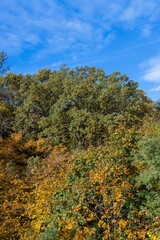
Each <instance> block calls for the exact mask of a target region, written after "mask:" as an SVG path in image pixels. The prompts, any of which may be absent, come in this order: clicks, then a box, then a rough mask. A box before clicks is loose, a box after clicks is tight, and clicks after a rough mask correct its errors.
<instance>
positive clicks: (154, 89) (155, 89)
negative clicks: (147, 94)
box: [150, 86, 160, 91]
mask: <svg viewBox="0 0 160 240" xmlns="http://www.w3.org/2000/svg"><path fill="white" fill-rule="evenodd" d="M150 91H160V86H158V87H155V88H153V89H151V90H150Z"/></svg>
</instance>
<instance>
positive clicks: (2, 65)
mask: <svg viewBox="0 0 160 240" xmlns="http://www.w3.org/2000/svg"><path fill="white" fill-rule="evenodd" d="M7 60H8V57H7V54H6V53H5V52H4V51H2V52H1V53H0V75H2V74H3V73H5V72H6V71H7V70H9V66H6V61H7Z"/></svg>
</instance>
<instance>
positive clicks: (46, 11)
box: [0, 0, 160, 100]
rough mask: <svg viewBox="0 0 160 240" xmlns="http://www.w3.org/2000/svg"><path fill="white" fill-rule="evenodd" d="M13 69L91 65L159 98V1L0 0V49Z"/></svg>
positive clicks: (25, 71)
mask: <svg viewBox="0 0 160 240" xmlns="http://www.w3.org/2000/svg"><path fill="white" fill-rule="evenodd" d="M1 51H5V52H6V53H7V54H8V56H9V59H10V60H9V61H10V63H11V64H12V68H11V71H12V72H15V73H23V74H26V73H35V72H37V71H38V69H41V68H43V67H45V68H51V69H52V70H53V69H57V70H58V69H59V68H60V66H62V65H63V64H66V65H67V66H68V67H71V68H72V67H75V66H86V65H87V66H89V67H91V66H96V67H99V68H103V69H104V71H105V72H106V74H110V73H112V72H113V71H114V70H116V71H119V72H121V73H122V74H123V73H126V74H127V75H128V76H129V78H130V79H133V80H135V81H138V83H139V88H141V89H143V90H144V91H145V92H146V93H147V95H148V96H149V97H150V98H151V99H152V100H158V99H160V1H159V0H59V1H58V0H32V1H31V2H29V1H28V0H14V1H13V0H4V1H0V52H1Z"/></svg>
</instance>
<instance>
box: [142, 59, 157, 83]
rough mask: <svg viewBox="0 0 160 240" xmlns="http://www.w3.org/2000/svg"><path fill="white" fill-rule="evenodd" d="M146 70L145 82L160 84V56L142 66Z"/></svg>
mask: <svg viewBox="0 0 160 240" xmlns="http://www.w3.org/2000/svg"><path fill="white" fill-rule="evenodd" d="M141 66H142V67H144V68H145V73H144V75H143V80H144V81H147V82H160V56H156V57H154V58H151V59H150V60H148V61H147V62H145V63H143V64H141Z"/></svg>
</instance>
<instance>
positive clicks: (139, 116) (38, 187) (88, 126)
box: [0, 52, 160, 240]
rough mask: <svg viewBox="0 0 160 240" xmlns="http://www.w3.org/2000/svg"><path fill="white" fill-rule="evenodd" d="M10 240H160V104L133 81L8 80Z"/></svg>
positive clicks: (96, 73) (4, 229) (5, 208)
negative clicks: (152, 99)
mask: <svg viewBox="0 0 160 240" xmlns="http://www.w3.org/2000/svg"><path fill="white" fill-rule="evenodd" d="M6 61H7V55H6V54H5V53H4V52H2V53H1V55H0V74H1V76H0V177H1V178H0V182H1V184H0V186H1V188H0V192H1V195H0V206H1V211H0V212H1V213H0V238H1V239H41V240H53V239H55V240H58V239H62V240H63V239H75V240H76V239H95V240H96V239H108V240H113V239H124V240H125V239H128V240H131V239H159V223H160V222H159V218H160V207H159V206H160V198H159V194H160V181H159V179H160V174H159V173H160V124H159V120H160V103H159V101H157V102H156V103H155V102H153V101H151V99H149V98H148V97H147V95H146V94H145V93H144V91H143V90H141V89H139V88H138V83H137V82H135V81H133V80H130V79H129V78H128V77H127V76H126V75H125V74H124V75H121V74H120V73H119V72H113V73H112V74H110V75H106V74H105V72H104V71H103V70H102V69H99V68H96V67H91V68H89V67H87V66H86V67H76V68H74V69H70V68H68V67H66V66H65V65H63V66H62V67H61V68H60V69H59V70H57V71H56V70H54V71H51V69H45V68H44V69H41V70H39V71H38V72H37V73H35V74H26V75H23V74H15V73H12V72H9V73H6V72H7V70H8V68H9V67H7V65H6Z"/></svg>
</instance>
